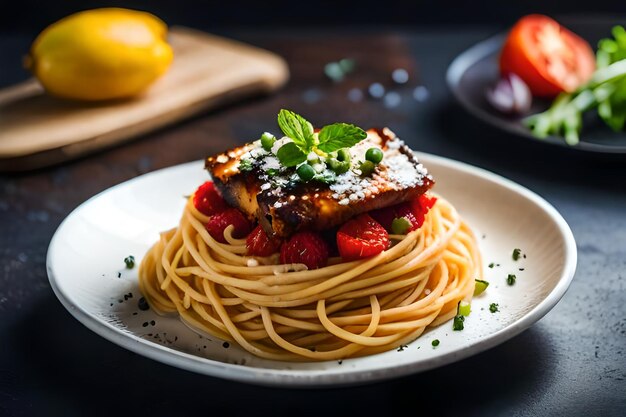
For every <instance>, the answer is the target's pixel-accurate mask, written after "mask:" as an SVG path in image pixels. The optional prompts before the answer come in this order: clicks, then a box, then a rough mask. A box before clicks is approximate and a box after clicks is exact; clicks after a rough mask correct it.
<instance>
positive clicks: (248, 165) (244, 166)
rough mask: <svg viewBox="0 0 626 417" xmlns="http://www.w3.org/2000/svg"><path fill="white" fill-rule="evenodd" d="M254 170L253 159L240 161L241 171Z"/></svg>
mask: <svg viewBox="0 0 626 417" xmlns="http://www.w3.org/2000/svg"><path fill="white" fill-rule="evenodd" d="M252 169H254V165H253V163H252V159H248V158H246V159H241V160H239V171H242V172H244V171H252Z"/></svg>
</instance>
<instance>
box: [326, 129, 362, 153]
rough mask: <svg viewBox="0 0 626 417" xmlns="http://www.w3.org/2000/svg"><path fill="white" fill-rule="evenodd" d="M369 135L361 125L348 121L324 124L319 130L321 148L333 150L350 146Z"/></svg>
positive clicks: (327, 150) (328, 150)
mask: <svg viewBox="0 0 626 417" xmlns="http://www.w3.org/2000/svg"><path fill="white" fill-rule="evenodd" d="M366 137H367V133H365V131H364V130H363V129H361V128H360V127H357V126H354V125H351V124H348V123H334V124H332V125H328V126H324V127H323V128H322V130H320V132H319V145H318V146H317V147H318V149H319V150H321V151H324V152H333V151H336V150H338V149H341V148H350V147H351V146H354V145H356V144H357V143H359V142H360V141H362V140H363V139H365V138H366Z"/></svg>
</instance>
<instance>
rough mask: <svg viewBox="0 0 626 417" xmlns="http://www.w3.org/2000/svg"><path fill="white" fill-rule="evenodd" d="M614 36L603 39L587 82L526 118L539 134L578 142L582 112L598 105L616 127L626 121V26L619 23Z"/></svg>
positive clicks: (528, 123) (613, 127)
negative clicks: (541, 111) (540, 111)
mask: <svg viewBox="0 0 626 417" xmlns="http://www.w3.org/2000/svg"><path fill="white" fill-rule="evenodd" d="M612 34H613V39H611V38H607V39H602V40H601V41H600V42H599V43H598V50H597V52H596V63H597V65H596V67H597V69H596V71H595V72H594V74H593V75H592V77H591V79H590V80H589V82H587V84H585V85H584V86H582V87H580V88H579V89H578V90H576V91H574V92H573V93H562V94H560V95H559V96H558V97H557V98H556V99H555V100H554V102H553V103H552V105H551V106H550V108H549V109H548V110H546V111H545V112H543V113H539V114H536V115H532V116H530V117H527V118H526V119H525V120H524V123H525V124H526V125H527V126H528V127H529V128H530V129H531V131H532V133H533V134H534V135H535V136H536V137H538V138H545V137H547V136H549V135H560V136H563V137H564V139H565V142H566V143H567V144H569V145H576V144H577V143H578V142H579V141H580V138H579V134H580V131H581V129H582V115H583V113H585V112H586V111H588V110H592V109H597V111H598V115H599V116H600V118H601V119H602V120H604V122H605V123H606V124H607V125H608V126H609V127H610V128H611V129H613V130H615V131H620V130H623V129H624V125H625V124H626V30H624V28H623V27H622V26H616V27H614V28H613V30H612Z"/></svg>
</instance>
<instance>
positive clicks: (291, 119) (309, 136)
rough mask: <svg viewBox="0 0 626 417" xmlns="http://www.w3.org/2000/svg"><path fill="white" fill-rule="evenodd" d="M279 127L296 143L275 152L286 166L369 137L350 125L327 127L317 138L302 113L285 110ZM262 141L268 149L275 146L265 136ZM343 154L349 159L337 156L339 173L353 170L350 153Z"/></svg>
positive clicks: (336, 170)
mask: <svg viewBox="0 0 626 417" xmlns="http://www.w3.org/2000/svg"><path fill="white" fill-rule="evenodd" d="M278 125H279V126H280V129H281V130H282V131H283V133H284V134H285V135H286V136H288V137H289V138H291V139H292V140H293V142H289V143H286V144H285V145H283V146H281V147H280V149H279V150H278V152H277V153H276V156H277V157H278V159H279V161H280V163H281V164H283V165H284V166H286V167H292V166H295V165H297V164H299V163H301V162H303V161H304V160H306V159H307V158H308V157H309V155H310V154H311V153H312V152H313V153H318V154H320V155H326V154H328V153H331V152H335V151H341V150H342V149H343V148H349V147H351V146H354V145H355V144H357V143H359V142H360V141H362V140H363V139H365V138H366V137H367V133H365V131H364V130H363V129H361V128H360V127H357V126H354V125H351V124H348V123H334V124H332V125H327V126H324V127H322V129H321V130H320V132H319V134H317V135H316V134H315V133H314V130H313V125H312V124H311V123H310V122H308V121H307V120H306V119H305V118H304V117H302V116H300V115H299V114H296V113H294V112H292V111H290V110H285V109H282V110H281V111H280V112H279V113H278ZM261 142H262V146H263V147H264V148H266V149H267V147H271V145H270V142H271V144H273V142H272V141H271V138H269V137H268V138H266V139H265V142H264V141H263V137H262V138H261ZM337 155H339V153H338V154H337ZM344 155H347V156H346V157H344V158H343V159H341V158H338V157H337V156H335V159H337V158H338V159H337V161H338V162H341V164H335V165H336V168H337V169H335V170H334V171H335V172H336V173H341V172H346V171H347V170H348V169H350V153H349V152H348V150H347V149H344ZM311 162H312V163H315V162H316V161H315V158H312V161H311ZM340 171H341V172H340Z"/></svg>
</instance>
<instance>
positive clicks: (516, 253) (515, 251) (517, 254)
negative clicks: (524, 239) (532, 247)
mask: <svg viewBox="0 0 626 417" xmlns="http://www.w3.org/2000/svg"><path fill="white" fill-rule="evenodd" d="M521 253H522V250H521V249H518V248H515V249H513V260H514V261H517V260H518V259H519V257H520V254H521Z"/></svg>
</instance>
